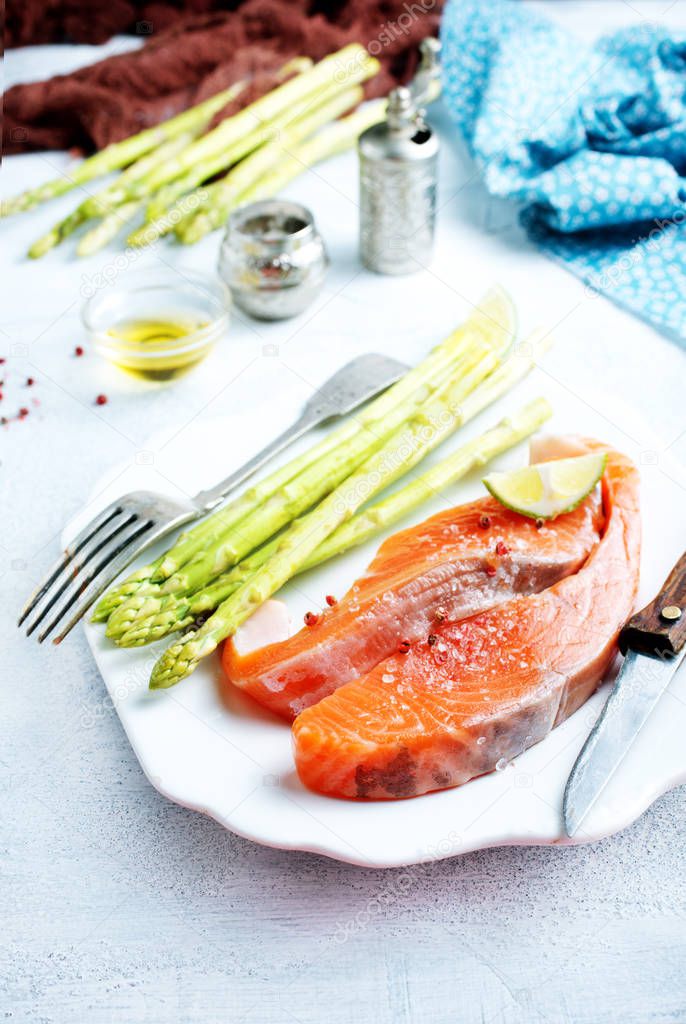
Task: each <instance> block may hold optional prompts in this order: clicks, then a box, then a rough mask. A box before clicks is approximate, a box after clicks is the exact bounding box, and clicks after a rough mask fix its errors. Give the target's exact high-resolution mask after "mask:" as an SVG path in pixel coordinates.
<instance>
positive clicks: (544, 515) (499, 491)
mask: <svg viewBox="0 0 686 1024" xmlns="http://www.w3.org/2000/svg"><path fill="white" fill-rule="evenodd" d="M606 461H607V456H606V455H605V454H604V453H595V454H592V455H579V456H576V457H574V458H571V459H554V460H552V461H550V462H539V463H537V464H536V465H533V466H525V467H524V468H523V469H513V470H511V471H510V472H505V473H489V475H488V476H487V477H484V481H483V482H484V484H485V485H486V487H487V488H488V490H489V491H490V493H491V494H492V495H493V497H494V498H495V499H496V500H497V501H499V502H500V504H501V505H504V506H505V508H509V509H511V510H512V511H513V512H519V514H520V515H523V516H529V517H530V518H531V519H554V518H555V517H556V516H560V515H562V514H563V513H564V512H571V511H572V510H573V509H575V508H576V507H577V505H580V504H581V502H582V501H583V500H584V498H586V497H587V496H588V495H589V494H590V493H591V491H592V490H593V488H594V487H595V486H596V484H597V483H598V481H599V480H600V478H601V477H602V475H603V473H604V472H605V463H606Z"/></svg>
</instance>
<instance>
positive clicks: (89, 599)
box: [38, 519, 155, 644]
mask: <svg viewBox="0 0 686 1024" xmlns="http://www.w3.org/2000/svg"><path fill="white" fill-rule="evenodd" d="M132 525H134V524H132ZM154 525H155V524H154V523H153V521H152V520H150V519H148V520H146V521H141V520H137V522H136V523H135V527H136V528H135V530H134V531H133V533H130V534H129V535H128V536H127V537H126V538H124V539H120V541H119V543H118V544H117V546H116V547H115V548H114V550H112V551H108V552H107V554H106V555H105V557H104V558H103V559H101V560H100V561H99V562H98V564H97V565H96V566H95V567H94V568H93V569H92V570H91V572H90V573H89V575H88V576H87V577H86V579H85V580H83V581H82V582H80V583H78V585H77V587H76V589H75V590H74V592H73V593H72V594H70V595H69V596H68V598H67V600H66V601H65V602H64V603H63V604H62V605H61V607H60V608H59V609H58V611H57V612H56V614H55V615H54V616H53V618H52V619H51V621H50V622H49V623H48V625H47V626H46V627H45V629H44V630H43V632H42V633H41V634H40V635H39V637H38V643H40V644H42V643H43V641H44V640H45V638H46V637H47V636H49V634H50V633H51V632H52V631H53V629H55V627H56V626H57V625H58V624H59V623H60V622H61V621H62V619H63V618H64V616H65V615H66V614H67V612H68V611H69V610H70V609H71V608H72V607H73V605H74V604H76V602H77V601H78V602H79V603H78V605H77V607H76V609H75V610H74V612H73V614H72V616H71V618H70V619H69V621H68V622H67V624H66V626H65V627H64V628H63V629H62V632H61V633H59V635H58V636H56V637H55V638H54V640H53V643H55V644H59V643H61V642H62V640H64V638H65V636H66V635H67V634H68V633H69V632H70V631H71V630H72V629H73V628H74V626H75V625H76V623H77V622H78V621H79V619H80V618H81V617H82V615H83V614H84V613H85V612H87V611H88V609H89V608H90V606H91V605H92V604H93V601H95V600H96V598H98V597H99V596H100V594H101V593H102V592H103V590H105V588H106V587H108V586H109V584H110V583H111V582H112V580H113V579H114V578H115V577H116V576H118V575H119V573H120V572H121V571H122V569H125V568H126V566H127V565H128V564H129V563H130V562H132V561H133V559H134V558H135V557H136V555H137V554H139V553H140V551H141V550H142V546H141V545H137V544H136V541H137V540H139V539H140V538H141V537H143V536H144V535H145V534H146V533H148V531H150V530H151V529H152V527H153V526H154ZM143 546H147V545H143ZM108 567H109V569H108ZM106 569H107V570H108V571H106V572H105V571H104V570H106ZM96 581H97V582H96ZM72 582H74V583H76V582H77V581H76V580H73V581H72ZM93 584H95V585H93ZM79 598H80V599H81V600H80V601H79ZM53 606H54V605H53Z"/></svg>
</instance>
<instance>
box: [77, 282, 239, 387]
mask: <svg viewBox="0 0 686 1024" xmlns="http://www.w3.org/2000/svg"><path fill="white" fill-rule="evenodd" d="M230 306H231V296H230V293H229V291H228V288H226V286H225V285H224V284H223V283H222V282H221V281H220V280H218V279H217V278H213V277H205V276H203V275H200V274H196V273H194V272H193V271H189V270H184V271H183V272H177V271H175V270H172V269H171V268H170V269H165V270H156V271H151V270H150V271H142V272H139V273H136V272H128V273H126V274H123V275H121V277H120V278H117V279H116V280H115V281H113V282H112V283H111V284H109V285H107V286H106V287H104V288H102V289H100V290H99V291H97V292H96V293H95V295H93V297H92V298H91V299H89V301H88V302H87V303H86V305H85V307H84V309H83V312H82V317H83V323H84V326H85V327H86V330H87V331H88V333H89V334H90V338H91V342H92V344H93V347H94V349H95V350H96V351H97V352H98V353H99V354H100V355H101V356H103V357H104V358H105V359H107V360H108V362H110V363H113V364H114V365H115V366H117V367H118V368H119V369H121V370H124V371H125V372H126V373H128V374H130V375H131V376H133V377H137V378H138V379H139V380H145V381H150V382H151V383H158V384H168V383H169V382H171V381H174V380H176V379H177V378H178V377H181V376H183V374H185V373H188V371H189V370H192V369H193V367H194V366H197V364H198V363H199V362H201V360H203V359H204V358H205V356H206V355H207V354H208V353H209V352H210V350H211V349H212V348H213V346H214V345H215V344H216V343H217V341H219V339H220V338H221V337H222V336H223V335H224V334H226V331H227V328H228V324H229V309H230Z"/></svg>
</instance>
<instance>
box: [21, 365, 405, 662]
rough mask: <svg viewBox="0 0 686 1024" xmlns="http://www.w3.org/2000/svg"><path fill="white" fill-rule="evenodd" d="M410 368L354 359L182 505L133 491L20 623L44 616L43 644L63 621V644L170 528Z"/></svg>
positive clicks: (86, 538)
mask: <svg viewBox="0 0 686 1024" xmlns="http://www.w3.org/2000/svg"><path fill="white" fill-rule="evenodd" d="M407 369H408V367H407V366H406V365H405V364H404V363H401V362H399V361H398V360H397V359H391V358H389V357H387V356H381V355H366V356H360V357H359V358H357V359H353V360H352V362H350V363H347V364H346V365H345V366H344V367H343V368H342V369H341V370H339V371H338V372H337V373H335V374H334V375H333V376H332V377H330V378H329V380H327V381H326V383H325V384H323V385H322V387H321V388H319V389H318V391H316V392H315V394H314V395H313V396H312V398H311V399H310V400H309V401H308V403H307V404H306V406H305V408H304V409H303V412H302V414H301V416H300V417H299V418H298V419H297V420H296V421H295V423H293V424H292V426H290V427H289V428H288V430H286V431H284V433H283V434H280V435H279V436H278V437H277V438H276V439H275V440H274V441H272V442H271V443H270V444H268V445H267V447H266V448H263V449H262V451H261V452H259V453H258V454H257V455H255V456H254V457H253V458H252V459H250V460H249V461H248V462H246V463H245V464H244V465H243V466H241V467H240V469H237V470H236V471H235V472H234V473H231V475H230V476H228V477H227V478H226V479H225V480H222V481H221V483H219V484H217V485H216V487H211V488H209V490H206V491H200V492H199V493H198V494H196V495H195V497H193V498H191V499H189V500H188V501H187V502H184V503H182V502H180V501H177V500H174V499H172V498H167V497H165V496H164V495H160V494H155V493H153V492H152V491H134V492H132V493H131V494H125V495H124V496H123V497H121V498H119V499H118V500H117V501H113V502H111V503H110V504H109V505H108V506H107V508H104V509H103V510H102V512H100V513H98V515H96V516H95V517H94V518H93V519H92V520H91V521H90V523H88V525H87V526H86V527H84V529H83V530H81V531H80V533H78V534H77V535H76V537H74V539H73V540H72V542H71V543H70V544H69V545H68V547H67V548H66V550H65V551H64V553H63V555H62V556H61V558H59V559H58V561H57V562H56V563H55V564H54V565H53V567H52V568H51V570H50V572H49V573H48V575H47V576H46V578H45V579H44V580H43V582H42V583H40V584H39V586H38V587H37V588H36V590H35V591H34V592H33V594H32V595H31V597H30V598H29V600H28V601H27V603H26V605H25V606H24V608H23V610H22V612H21V615H20V616H19V621H18V623H17V625H18V626H21V625H22V624H23V623H24V622H26V621H27V620H28V619H30V621H29V622H28V623H27V629H26V635H27V636H30V635H31V634H32V633H33V632H34V631H35V630H36V629H37V628H38V626H40V625H41V623H43V622H45V620H46V619H47V620H48V621H47V623H46V625H45V626H44V628H43V630H42V632H41V633H39V635H38V642H39V643H42V642H43V640H45V638H46V637H47V636H49V635H50V633H52V631H53V630H54V629H56V628H57V626H58V625H60V624H62V628H61V630H60V632H59V633H58V634H57V636H55V637H54V638H53V643H56V644H58V643H60V642H61V641H62V640H64V638H65V636H66V635H67V633H69V632H70V630H71V629H73V627H74V626H75V625H76V623H77V622H78V621H79V619H81V618H82V616H83V615H85V613H86V612H87V611H88V609H89V608H90V606H91V605H92V604H93V602H94V601H96V600H97V598H98V597H100V595H101V594H102V593H103V591H104V590H106V589H107V587H108V586H109V585H110V583H111V582H112V581H113V580H114V579H115V578H116V577H117V576H118V575H119V573H120V572H121V571H122V570H123V569H125V568H126V566H127V565H129V564H130V562H132V561H133V559H134V558H135V557H136V555H138V554H140V553H141V551H143V550H145V548H147V547H149V546H150V545H151V544H153V543H154V542H155V541H157V540H159V539H160V538H161V537H164V536H165V535H166V534H167V533H169V532H170V531H171V530H174V529H176V528H177V527H179V526H183V525H184V524H185V523H190V522H192V521H193V520H194V519H199V518H200V517H201V516H202V515H204V514H205V513H206V512H210V511H211V510H212V509H213V508H215V507H216V506H217V505H219V504H220V502H221V501H222V500H223V499H224V498H225V497H226V496H227V494H229V492H230V491H232V490H233V489H234V488H236V487H238V486H239V484H242V483H243V482H244V481H245V480H247V479H248V477H250V476H252V474H253V473H255V472H256V471H257V470H258V469H260V467H261V466H263V465H264V463H265V462H267V461H268V459H270V458H271V457H272V456H273V455H276V454H277V453H278V452H280V451H282V450H283V449H284V448H285V447H286V446H287V445H289V444H290V443H291V442H292V441H295V440H296V438H298V437H302V435H303V434H305V433H307V431H308V430H311V429H312V427H315V426H317V425H318V424H320V423H324V422H325V421H326V420H329V419H332V418H334V417H336V416H342V415H344V414H345V413H347V412H351V411H352V410H353V409H355V408H356V407H357V406H358V405H361V404H362V402H364V401H366V400H367V399H368V398H371V397H372V396H373V395H375V394H377V393H378V392H379V391H383V390H384V389H385V388H387V387H388V386H389V385H390V384H392V383H393V382H394V381H396V380H398V379H399V378H400V377H402V375H403V374H404V373H406V372H407ZM33 612H35V613H36V614H35V615H32V613H33ZM67 616H68V618H67V621H66V623H65V622H64V620H65V618H66V617H67Z"/></svg>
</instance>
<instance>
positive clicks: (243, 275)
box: [219, 199, 329, 320]
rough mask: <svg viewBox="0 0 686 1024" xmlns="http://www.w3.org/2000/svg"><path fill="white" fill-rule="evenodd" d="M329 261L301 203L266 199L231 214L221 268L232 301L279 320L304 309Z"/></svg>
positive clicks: (265, 317) (258, 315) (264, 317)
mask: <svg viewBox="0 0 686 1024" xmlns="http://www.w3.org/2000/svg"><path fill="white" fill-rule="evenodd" d="M328 265H329V259H328V256H327V252H326V248H325V246H324V242H323V240H322V238H321V236H320V234H319V232H318V231H317V229H316V227H315V224H314V219H313V217H312V214H311V213H310V211H309V210H308V209H306V207H304V206H301V205H300V204H299V203H292V202H289V201H288V200H286V199H265V200H262V201H260V202H257V203H250V204H249V205H247V206H241V207H239V208H238V209H237V210H236V211H235V212H234V213H232V214H231V216H230V217H229V221H228V224H227V228H226V234H225V235H224V240H223V242H222V245H221V249H220V252H219V273H220V275H221V277H222V278H223V280H224V281H225V282H226V284H228V286H229V288H230V289H231V293H232V296H233V299H234V302H235V303H236V305H237V306H239V307H240V308H241V309H243V310H244V311H245V312H246V313H249V314H250V316H253V317H256V318H257V319H259V320H283V319H286V318H287V317H291V316H296V315H297V314H298V313H301V312H302V311H303V310H304V309H306V308H307V307H308V306H309V305H310V303H311V302H312V301H313V300H314V298H315V297H316V295H317V294H318V292H319V290H320V288H321V286H322V283H323V281H324V277H325V275H326V271H327V268H328Z"/></svg>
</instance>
